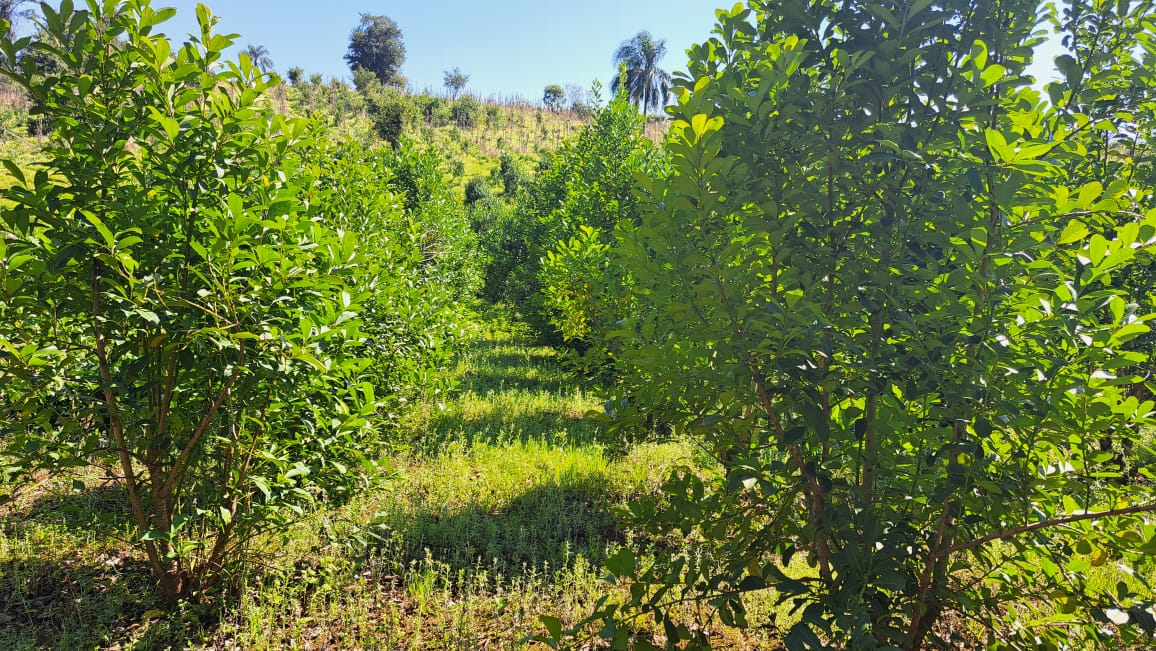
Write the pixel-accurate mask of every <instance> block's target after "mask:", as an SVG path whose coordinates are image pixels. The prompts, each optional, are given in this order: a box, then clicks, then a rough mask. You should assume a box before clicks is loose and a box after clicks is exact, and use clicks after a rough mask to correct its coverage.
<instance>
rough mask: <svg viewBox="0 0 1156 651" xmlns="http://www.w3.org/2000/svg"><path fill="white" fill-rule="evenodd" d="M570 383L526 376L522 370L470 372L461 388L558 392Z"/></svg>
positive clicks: (471, 389)
mask: <svg viewBox="0 0 1156 651" xmlns="http://www.w3.org/2000/svg"><path fill="white" fill-rule="evenodd" d="M569 384H571V383H570V382H569V381H563V380H562V379H545V378H540V377H527V376H526V374H525V372H524V371H511V372H509V373H492V372H491V373H470V374H468V375H466V377H465V379H464V380H463V382H462V389H464V390H466V391H472V392H474V393H477V394H479V395H486V394H488V393H491V392H500V391H523V392H526V393H541V392H548V393H558V392H560V391H561V390H562V389H563V387H565V386H566V385H569Z"/></svg>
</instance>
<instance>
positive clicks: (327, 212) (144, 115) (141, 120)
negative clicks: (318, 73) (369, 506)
mask: <svg viewBox="0 0 1156 651" xmlns="http://www.w3.org/2000/svg"><path fill="white" fill-rule="evenodd" d="M45 11H46V12H47V16H46V18H47V19H46V21H45V25H44V28H45V35H46V36H45V37H43V38H41V39H39V41H38V42H37V43H33V42H31V41H29V40H28V39H21V40H14V39H13V35H12V34H9V35H7V36H6V37H4V39H3V40H2V41H0V48H2V50H3V59H4V61H7V62H15V63H12V64H9V65H6V66H5V67H4V68H3V69H2V70H0V73H2V74H3V75H5V76H6V77H8V78H9V79H11V80H12V81H13V82H14V83H15V84H17V85H18V86H19V87H21V88H22V90H23V91H24V92H26V93H27V94H28V96H29V97H30V98H31V99H32V101H33V103H34V105H35V106H36V107H37V109H36V110H37V111H38V115H39V117H41V118H43V119H44V120H45V121H46V122H47V124H49V125H50V127H51V137H50V140H49V143H48V145H47V146H46V148H45V149H44V153H43V156H42V159H41V160H40V161H38V162H36V163H35V164H32V165H29V166H26V167H25V168H24V169H21V168H20V167H19V166H16V165H8V170H9V172H10V173H11V174H12V175H13V176H14V177H15V179H14V186H13V187H11V188H9V189H8V190H7V191H6V193H5V198H6V199H7V200H8V202H10V203H11V207H10V208H7V209H6V210H5V213H4V220H3V225H2V226H0V323H4V324H5V326H4V328H3V329H2V330H0V467H3V468H4V473H5V476H6V477H8V479H12V478H13V477H14V476H20V475H22V474H24V473H29V472H32V471H36V470H48V471H59V470H64V469H70V468H95V469H96V471H97V472H98V473H99V474H100V475H101V476H105V477H113V478H116V480H117V482H118V483H119V484H120V485H121V486H122V487H123V488H124V489H125V491H126V493H127V495H128V499H129V502H130V504H131V507H132V512H133V520H134V523H135V528H136V531H135V533H134V535H133V538H134V539H135V540H136V541H137V544H138V546H139V547H140V549H141V551H142V552H143V553H144V555H145V556H146V557H147V559H148V562H149V565H150V567H151V569H152V571H153V573H154V575H155V576H156V578H157V580H158V583H159V584H160V586H161V587H162V588H163V590H164V591H165V592H166V593H167V594H168V595H169V596H170V597H174V598H177V597H188V596H194V595H200V594H206V593H210V592H212V591H215V590H219V589H223V588H225V587H227V586H229V585H230V584H231V582H232V579H233V578H235V577H234V575H233V574H232V571H233V570H234V569H235V567H236V560H237V559H238V557H239V554H241V553H242V550H244V549H245V548H246V546H247V544H248V542H249V541H250V540H252V539H253V537H254V536H257V535H260V534H263V533H266V532H270V531H275V530H277V529H279V528H281V527H284V526H286V525H287V524H288V523H290V522H292V521H294V520H295V519H297V518H299V517H300V516H302V515H304V514H306V513H308V512H309V511H310V510H312V509H313V508H315V507H316V506H317V505H318V504H320V503H328V504H333V503H339V502H340V501H342V500H344V499H345V498H347V497H348V496H349V495H351V493H352V491H353V490H354V489H355V488H356V487H358V486H360V485H364V482H365V481H366V479H367V478H369V477H372V476H373V474H374V473H375V472H376V471H375V466H376V463H377V460H378V458H379V456H380V455H381V454H382V453H383V452H384V451H385V449H386V446H387V445H388V444H389V443H390V441H391V437H392V436H393V432H394V429H393V425H394V422H393V421H394V420H395V419H396V416H397V414H398V413H400V412H399V409H400V408H401V407H402V406H403V403H405V402H407V401H412V400H413V399H415V398H418V397H420V396H422V395H423V394H426V393H428V392H430V391H436V390H438V389H439V388H440V387H442V386H443V384H442V383H443V380H442V379H441V375H440V373H439V372H438V369H439V368H443V367H444V366H445V364H444V362H445V356H446V355H447V354H448V351H449V348H450V345H451V344H452V343H453V342H454V340H455V339H456V338H457V337H458V336H459V334H460V332H461V329H462V327H463V318H464V317H463V311H462V309H461V305H462V304H464V303H469V301H470V300H471V299H472V297H473V296H475V294H476V291H477V288H478V286H479V282H480V267H479V258H478V255H477V254H476V253H475V252H476V251H477V248H478V247H477V242H476V236H475V234H474V232H473V231H472V230H471V229H470V227H469V222H468V220H467V219H466V218H465V215H464V214H463V213H462V211H461V209H460V206H459V205H458V204H457V202H456V200H455V198H454V196H453V193H452V191H451V189H450V188H449V187H447V186H446V184H445V182H444V180H443V177H444V173H443V170H442V169H441V161H440V160H439V158H438V157H437V155H436V154H434V153H432V152H423V151H418V150H415V149H414V148H413V147H411V146H407V145H404V144H399V146H397V147H395V148H390V147H386V148H376V149H370V148H366V147H364V146H362V145H359V144H357V143H351V142H341V141H335V140H334V139H333V137H332V135H331V133H329V132H328V131H327V130H325V129H324V128H322V127H320V126H319V125H318V124H317V123H315V122H311V121H308V120H306V119H304V118H294V117H286V116H285V115H282V114H280V113H279V112H278V110H277V109H278V107H277V106H276V105H275V104H276V103H275V102H274V101H272V100H271V99H270V93H271V92H272V91H274V90H276V87H275V85H274V80H273V79H272V78H270V77H269V76H267V75H264V74H262V73H261V72H260V71H259V70H257V69H255V68H254V67H253V66H251V65H250V64H249V63H248V62H247V61H244V60H243V61H242V63H241V64H239V65H236V64H229V65H221V64H220V61H221V57H222V55H223V51H224V50H225V49H226V48H228V47H229V46H230V45H231V43H232V39H231V38H229V37H225V36H220V35H216V34H213V33H212V28H213V24H214V23H215V19H214V18H213V17H212V16H211V15H210V14H209V13H208V11H207V10H205V9H204V8H203V7H202V8H200V9H199V10H198V21H199V22H200V25H201V33H202V37H201V38H199V39H198V40H190V41H188V42H186V43H184V44H177V45H173V44H172V43H170V42H169V41H168V39H167V37H165V36H164V35H157V34H155V33H154V32H153V31H152V28H153V26H155V25H156V24H158V23H161V22H162V21H164V20H165V19H167V18H168V17H169V16H171V14H172V12H171V10H154V9H153V8H152V7H151V5H150V3H149V2H148V1H147V0H143V1H141V2H133V3H105V4H104V5H102V6H101V8H100V9H97V8H96V6H95V5H93V6H92V8H91V9H85V10H74V9H73V8H72V6H71V5H66V6H65V7H63V8H62V9H61V13H60V14H59V15H57V14H56V13H54V12H52V11H51V10H50V9H48V8H47V7H46V8H45ZM93 12H95V13H93ZM50 43H51V44H57V45H49V44H50ZM28 48H33V49H36V50H38V51H39V52H41V53H42V54H43V55H45V56H48V57H51V58H52V59H53V60H55V61H58V62H59V65H58V66H55V67H54V69H53V70H52V71H51V72H50V73H47V74H46V73H45V72H44V71H43V70H42V69H38V68H37V67H35V66H22V65H20V63H19V62H20V61H21V60H22V59H25V60H26V59H27V57H22V56H21V55H22V54H23V53H24V52H25V51H27V49H28ZM78 89H79V90H78Z"/></svg>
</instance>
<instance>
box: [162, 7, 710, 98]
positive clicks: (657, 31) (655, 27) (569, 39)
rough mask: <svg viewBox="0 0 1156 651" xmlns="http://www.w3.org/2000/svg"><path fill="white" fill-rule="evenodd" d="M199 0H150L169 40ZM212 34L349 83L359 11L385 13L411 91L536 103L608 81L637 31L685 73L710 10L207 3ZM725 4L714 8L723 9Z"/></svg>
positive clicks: (181, 31)
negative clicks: (454, 78) (395, 32)
mask: <svg viewBox="0 0 1156 651" xmlns="http://www.w3.org/2000/svg"><path fill="white" fill-rule="evenodd" d="M196 4H197V3H196V0H167V1H166V0H153V6H154V7H161V6H170V7H175V8H176V9H177V10H178V13H177V17H176V18H174V19H173V20H171V21H169V22H168V23H166V24H165V25H164V31H165V33H167V34H168V35H169V36H170V37H172V38H174V39H180V40H183V37H184V35H185V34H187V33H189V32H192V31H194V30H195V25H196V18H195V14H194V12H193V9H194V7H196ZM205 4H206V5H207V6H208V7H209V8H210V9H211V10H212V11H213V13H214V14H216V15H217V16H219V17H220V18H221V22H220V23H219V25H218V30H219V31H221V32H225V33H237V34H240V35H241V38H240V39H239V40H238V43H239V44H240V45H242V46H244V45H245V44H248V43H253V44H258V45H264V46H265V47H266V48H268V50H269V54H270V56H271V58H272V59H273V62H274V64H275V65H276V68H277V70H278V72H280V73H282V74H284V73H285V71H286V70H288V69H289V68H290V67H293V66H300V67H301V68H303V69H305V71H306V73H307V74H312V73H321V74H322V75H324V76H325V77H326V78H329V77H348V75H349V69H348V67H347V66H346V64H345V60H344V59H343V58H342V57H343V56H344V54H345V51H346V48H347V47H348V45H349V33H350V31H352V30H353V28H354V27H356V25H357V23H358V20H359V15H360V14H361V13H370V14H381V15H386V16H389V17H390V18H392V19H394V21H396V22H397V24H398V27H400V28H401V31H402V35H403V40H404V42H405V46H406V61H405V65H404V66H402V74H404V75H405V76H406V77H407V78H408V79H409V81H410V85H411V87H413V88H415V89H418V90H420V89H423V88H426V87H432V88H435V89H438V90H440V89H441V88H442V73H443V71H445V70H449V69H451V68H454V67H455V66H456V67H459V68H461V70H462V72H464V73H466V74H468V75H470V81H469V84H468V85H467V87H466V88H467V90H469V91H472V92H474V93H475V94H478V95H480V96H483V97H486V96H489V95H503V96H521V97H524V98H526V99H530V100H537V99H539V98H541V96H542V90H543V88H545V86H546V85H548V84H561V85H563V86H565V85H567V84H578V85H580V86H582V87H583V88H589V87H590V84H591V82H593V81H594V79H599V80H601V81H602V82H603V83H604V84H607V83H608V81H609V79H610V77H611V75H612V74H613V65H612V62H611V58H612V56H613V54H614V50H615V49H616V48H617V46H618V45H619V44H620V43H621V42H622V41H624V40H627V39H629V38H631V37H632V36H634V35H635V34H637V33H638V32H639V31H640V30H643V29H645V30H649V31H650V32H651V33H652V34H654V36H656V37H657V38H661V39H665V40H666V44H667V55H666V58H665V59H663V62H662V63H663V67H664V68H666V69H667V70H671V71H674V70H677V69H684V68H685V66H686V54H685V51H686V49H687V48H689V47H690V46H691V45H692V44H694V43H700V42H702V41H704V40H706V39H707V38H708V37H709V36H710V32H711V29H712V28H713V26H714V11H715V8H716V4H715V3H714V2H710V1H704V0H581V1H579V2H555V1H550V0H547V1H543V0H490V1H486V0H424V1H418V2H414V1H412V0H409V1H404V2H399V1H396V0H395V1H387V0H328V1H326V2H316V0H313V1H311V2H305V1H303V0H208V1H207V2H205ZM729 4H730V3H728V2H727V1H726V0H723V1H722V2H721V3H720V4H718V5H717V6H723V5H727V6H729Z"/></svg>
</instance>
